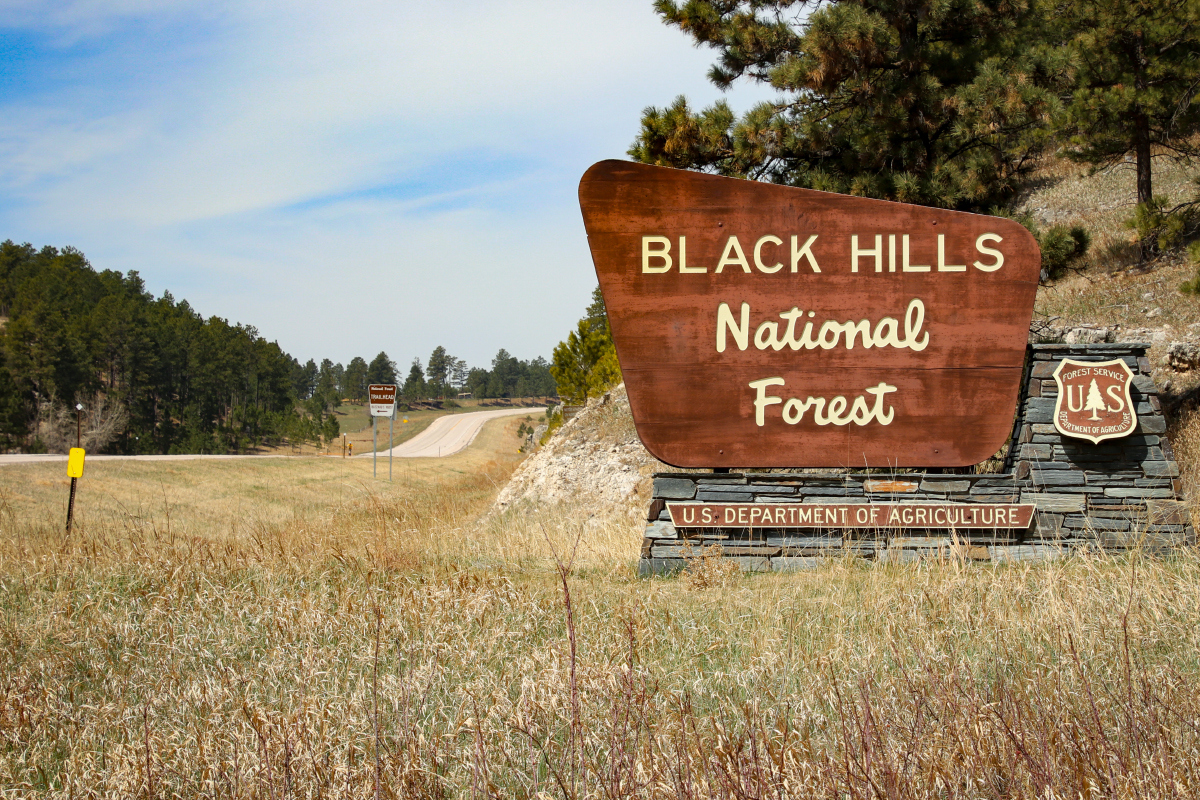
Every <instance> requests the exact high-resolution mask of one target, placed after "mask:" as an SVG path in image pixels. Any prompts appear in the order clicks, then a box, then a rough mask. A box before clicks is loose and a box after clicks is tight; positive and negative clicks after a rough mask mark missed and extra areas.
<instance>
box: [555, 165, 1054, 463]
mask: <svg viewBox="0 0 1200 800" xmlns="http://www.w3.org/2000/svg"><path fill="white" fill-rule="evenodd" d="M579 202H580V207H581V208H582V210H583V219H584V225H585V226H586V228H587V233H588V240H589V243H590V245H591V250H592V259H593V261H594V262H595V265H596V274H597V275H598V276H599V279H600V288H601V290H602V292H603V294H604V301H605V304H606V306H607V308H608V317H609V321H610V322H611V324H612V330H613V338H614V340H615V342H616V348H617V357H618V359H619V360H620V362H621V369H622V372H623V374H624V377H625V385H626V388H627V389H628V391H629V402H630V405H631V407H632V410H633V417H634V421H635V423H636V424H637V430H638V435H639V436H640V437H641V439H642V441H643V442H644V443H645V445H646V447H647V449H649V450H650V452H651V453H653V454H654V455H655V456H656V457H658V458H659V459H661V460H662V461H665V462H666V463H668V464H673V465H675V466H680V467H863V466H879V467H885V466H918V467H939V466H962V465H966V464H975V463H978V462H980V461H983V460H984V459H986V458H989V457H990V456H992V455H993V454H994V453H995V452H996V451H997V450H998V449H999V448H1000V446H1001V444H1002V443H1003V442H1004V441H1005V438H1006V436H1007V434H1008V433H1009V431H1010V428H1011V425H1012V419H1013V411H1014V408H1015V404H1016V399H1017V390H1018V387H1019V384H1020V380H1021V370H1022V365H1023V363H1024V354H1025V343H1026V339H1027V335H1028V330H1029V321H1030V318H1031V316H1032V313H1033V300H1034V294H1035V292H1036V290H1037V282H1038V273H1039V271H1040V268H1041V257H1040V255H1039V253H1038V249H1037V244H1036V242H1035V241H1034V239H1033V237H1032V236H1030V234H1029V232H1028V231H1026V230H1025V229H1024V228H1023V227H1021V226H1020V225H1018V224H1017V223H1015V222H1012V221H1011V220H1005V219H1000V218H996V217H986V216H980V215H976V214H964V213H961V212H955V211H945V210H941V209H933V208H925V207H922V206H910V205H905V204H901V203H890V202H886V201H882V200H868V199H863V198H857V197H847V196H843V195H836V194H829V193H826V192H816V191H811V190H807V189H796V188H791V187H785V186H776V185H771V184H764V183H757V182H754V181H746V180H735V179H731V178H721V177H716V176H712V175H704V174H701V173H695V172H686V171H683V170H675V169H667V168H664V167H651V166H646V165H643V164H633V163H629V162H624V161H602V162H600V163H599V164H596V165H594V166H593V167H592V168H591V169H589V170H588V171H587V173H586V174H585V175H584V176H583V180H582V181H581V182H580V185H579Z"/></svg>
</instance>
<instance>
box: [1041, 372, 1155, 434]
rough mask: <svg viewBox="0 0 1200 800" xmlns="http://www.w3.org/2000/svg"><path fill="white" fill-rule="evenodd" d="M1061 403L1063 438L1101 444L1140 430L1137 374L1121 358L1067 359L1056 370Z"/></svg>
mask: <svg viewBox="0 0 1200 800" xmlns="http://www.w3.org/2000/svg"><path fill="white" fill-rule="evenodd" d="M1054 381H1055V383H1057V384H1058V399H1057V400H1056V401H1055V402H1054V427H1055V428H1056V429H1057V430H1058V432H1059V433H1061V434H1062V435H1063V436H1073V437H1075V438H1077V439H1087V440H1088V441H1089V442H1091V443H1092V444H1099V443H1100V442H1102V441H1104V440H1105V439H1119V438H1121V437H1122V436H1128V435H1129V434H1131V433H1133V429H1134V428H1136V427H1137V414H1135V413H1134V405H1133V397H1132V396H1131V395H1130V393H1129V387H1130V386H1132V385H1133V370H1131V369H1130V368H1129V365H1128V364H1126V363H1125V362H1124V361H1122V360H1121V359H1119V358H1116V359H1113V360H1112V361H1090V362H1085V361H1072V360H1071V359H1069V358H1064V359H1063V360H1062V361H1060V362H1059V363H1058V367H1057V368H1056V369H1055V370H1054Z"/></svg>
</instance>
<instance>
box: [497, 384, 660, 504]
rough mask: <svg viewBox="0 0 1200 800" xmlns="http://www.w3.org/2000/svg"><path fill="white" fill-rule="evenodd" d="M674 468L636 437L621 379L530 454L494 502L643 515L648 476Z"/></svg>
mask: <svg viewBox="0 0 1200 800" xmlns="http://www.w3.org/2000/svg"><path fill="white" fill-rule="evenodd" d="M670 469H671V468H670V467H668V466H667V465H666V464H663V463H662V462H661V461H658V460H657V459H655V458H654V456H652V455H650V453H649V452H647V451H646V448H645V447H643V446H642V443H641V441H639V440H638V437H637V433H636V431H635V430H634V427H633V417H632V416H631V414H630V412H629V398H628V397H627V396H626V394H625V385H624V384H621V385H620V386H617V387H616V388H615V389H612V390H611V391H609V392H608V393H607V394H605V395H604V396H603V397H600V398H594V399H592V400H589V401H588V404H587V407H585V408H583V409H582V410H580V412H579V414H577V415H576V416H575V418H574V419H572V420H570V421H569V422H567V423H566V424H565V425H563V426H562V427H561V428H560V429H559V430H558V431H557V432H556V433H555V434H554V436H553V438H551V439H550V441H549V442H547V443H546V445H545V446H543V447H542V448H541V449H539V450H538V451H537V452H536V453H534V454H533V455H531V456H530V457H529V458H528V459H526V460H525V462H524V463H523V464H522V465H521V466H520V467H518V468H517V471H516V472H515V473H513V476H512V479H511V480H510V481H509V483H508V485H507V486H505V487H504V489H502V490H501V492H500V494H499V496H497V498H496V503H495V507H496V508H497V509H504V508H508V507H511V506H514V505H518V504H520V503H522V502H530V503H560V502H563V501H571V502H572V503H576V504H583V505H585V506H586V507H587V508H588V510H589V511H591V512H592V513H602V514H612V513H621V514H631V515H632V514H641V513H644V511H645V506H646V503H647V502H648V500H649V497H650V481H649V478H650V476H651V475H652V474H653V473H655V472H659V471H664V470H670Z"/></svg>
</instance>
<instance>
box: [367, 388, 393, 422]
mask: <svg viewBox="0 0 1200 800" xmlns="http://www.w3.org/2000/svg"><path fill="white" fill-rule="evenodd" d="M367 396H368V398H369V400H370V402H371V416H372V417H390V416H392V414H393V413H395V411H396V386H395V384H391V383H373V384H371V385H370V386H368V387H367Z"/></svg>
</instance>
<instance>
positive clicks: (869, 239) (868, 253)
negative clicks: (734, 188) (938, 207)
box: [642, 233, 1004, 275]
mask: <svg viewBox="0 0 1200 800" xmlns="http://www.w3.org/2000/svg"><path fill="white" fill-rule="evenodd" d="M897 236H899V255H900V258H899V263H900V272H901V273H905V272H909V273H912V272H930V273H932V272H934V271H935V267H933V266H932V265H930V264H918V263H916V262H915V261H914V260H913V254H912V249H913V245H914V244H915V242H914V238H919V237H920V234H908V233H900V234H896V233H889V234H887V235H886V236H885V235H884V234H882V233H874V234H863V235H861V240H860V234H852V235H851V236H850V242H849V245H850V248H849V249H850V272H852V273H858V271H859V267H860V266H862V265H863V264H869V265H871V266H873V267H874V270H873V271H874V272H878V273H882V272H883V271H884V268H883V265H884V260H885V256H886V261H887V271H888V272H891V273H894V272H896V263H897V258H896V255H897V241H896V238H897ZM801 237H804V243H803V244H801V243H800V239H801ZM750 238H751V237H747V241H749V240H750ZM753 238H754V246H753V247H752V248H751V250H750V256H747V255H746V250H745V248H744V247H743V246H742V242H741V240H740V239H739V238H738V236H737V235H731V236H730V237H729V238H727V239H726V240H725V245H724V247H723V248H722V250H721V257H720V258H719V259H718V260H717V264H716V269H715V270H714V272H715V273H716V274H724V272H725V268H726V267H738V268H740V271H741V272H742V274H745V275H751V274H753V272H754V269H757V270H758V271H759V272H761V273H763V274H766V275H774V274H775V273H778V272H781V271H782V270H783V262H782V261H780V260H779V258H778V256H777V255H774V253H775V250H774V248H777V247H782V246H783V242H784V240H783V238H782V237H780V236H777V235H776V234H773V233H768V234H764V235H762V236H757V237H753ZM818 238H819V237H818V234H815V233H814V234H790V235H789V236H788V239H789V242H790V245H791V246H790V249H789V252H790V256H791V269H790V272H791V273H792V274H795V273H797V272H799V271H800V262H801V261H805V262H807V263H808V266H809V269H811V270H812V271H813V273H814V274H816V273H820V272H821V267H820V266H818V264H817V257H816V255H815V254H814V253H813V250H812V248H813V245H814V244H816V242H817V239H818ZM1003 241H1004V237H1002V236H1000V234H998V233H982V234H980V235H979V236H978V237H977V238H976V239H975V250H976V251H977V252H978V253H979V254H980V255H982V256H988V257H990V258H991V259H992V260H991V261H990V262H983V261H978V260H976V261H972V262H971V265H972V266H973V267H975V269H977V270H979V271H980V272H995V271H996V270H998V269H1000V268H1001V267H1003V266H1004V253H1002V252H1001V251H1000V250H998V249H996V248H994V247H988V246H987V245H988V243H995V244H1000V243H1001V242H1003ZM885 242H886V244H885ZM672 245H673V243H672V241H671V239H670V237H667V236H649V235H647V236H643V237H642V273H643V274H646V275H662V274H665V273H668V272H670V271H671V270H672V269H674V268H675V265H676V264H675V262H676V255H677V256H678V262H679V272H680V273H682V274H693V275H695V274H706V273H707V272H708V267H707V266H694V267H689V266H688V263H687V241H686V237H684V236H680V237H679V240H678V249H677V251H675V253H673V252H672ZM925 247H929V245H928V244H926V245H925ZM767 248H772V249H771V250H768V249H767ZM935 248H936V250H937V267H936V272H950V273H953V272H966V271H967V265H966V264H953V263H950V262H949V261H948V260H947V259H948V257H949V256H948V255H947V253H946V234H944V233H939V234H937V236H936V245H935ZM751 262H753V265H754V269H751V266H750V265H751ZM730 272H731V273H732V274H737V271H736V270H730Z"/></svg>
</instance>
